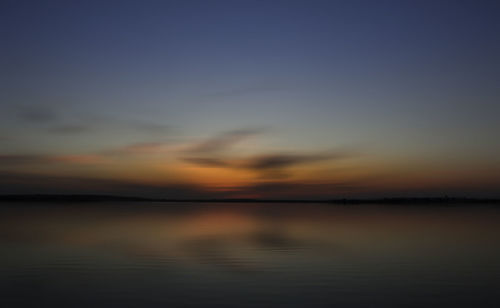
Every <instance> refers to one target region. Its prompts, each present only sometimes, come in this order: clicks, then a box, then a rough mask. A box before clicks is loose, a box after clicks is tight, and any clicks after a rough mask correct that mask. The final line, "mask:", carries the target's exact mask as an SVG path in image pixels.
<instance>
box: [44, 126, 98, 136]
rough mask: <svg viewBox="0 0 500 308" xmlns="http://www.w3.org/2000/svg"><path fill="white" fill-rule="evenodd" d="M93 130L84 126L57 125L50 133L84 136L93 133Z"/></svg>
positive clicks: (51, 128) (50, 129)
mask: <svg viewBox="0 0 500 308" xmlns="http://www.w3.org/2000/svg"><path fill="white" fill-rule="evenodd" d="M91 130H92V128H91V127H90V126H88V125H83V124H67V125H57V126H54V127H50V128H49V132H51V133H58V134H70V135H71V134H82V133H86V132H89V131H91Z"/></svg>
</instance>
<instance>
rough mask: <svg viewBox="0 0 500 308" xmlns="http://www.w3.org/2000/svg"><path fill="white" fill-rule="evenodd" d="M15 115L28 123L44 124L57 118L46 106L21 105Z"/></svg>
mask: <svg viewBox="0 0 500 308" xmlns="http://www.w3.org/2000/svg"><path fill="white" fill-rule="evenodd" d="M17 116H18V117H19V118H20V119H22V120H24V121H26V122H30V123H37V124H45V123H51V122H55V121H57V120H58V115H57V113H56V112H55V111H54V110H53V109H52V108H50V107H48V106H43V105H29V106H23V107H21V108H20V109H19V111H18V112H17Z"/></svg>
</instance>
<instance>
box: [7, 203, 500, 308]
mask: <svg viewBox="0 0 500 308" xmlns="http://www.w3.org/2000/svg"><path fill="white" fill-rule="evenodd" d="M0 243H1V246H0V307H444V306H450V307H500V209H496V208H495V207H488V206H463V207H461V206H457V207H440V206H426V207H418V206H375V205H364V206H331V205H317V204H316V205H314V204H290V205H287V204H282V205H277V204H221V205H218V204H161V203H158V204H147V203H145V204H141V203H124V204H110V203H102V204H98V203H96V204H59V205H50V204H3V205H2V206H0Z"/></svg>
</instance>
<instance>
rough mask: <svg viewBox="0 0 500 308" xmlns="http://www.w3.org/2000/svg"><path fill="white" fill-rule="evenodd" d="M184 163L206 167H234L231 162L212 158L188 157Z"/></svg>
mask: <svg viewBox="0 0 500 308" xmlns="http://www.w3.org/2000/svg"><path fill="white" fill-rule="evenodd" d="M183 160H184V161H186V162H188V163H191V164H195V165H199V166H204V167H233V165H232V164H231V162H229V161H225V160H223V159H218V158H210V157H186V158H184V159H183Z"/></svg>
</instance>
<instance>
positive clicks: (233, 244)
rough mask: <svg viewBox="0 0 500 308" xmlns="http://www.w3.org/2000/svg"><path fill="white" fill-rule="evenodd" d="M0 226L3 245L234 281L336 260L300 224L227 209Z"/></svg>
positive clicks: (82, 214) (21, 218) (94, 213)
mask: <svg viewBox="0 0 500 308" xmlns="http://www.w3.org/2000/svg"><path fill="white" fill-rule="evenodd" d="M0 220H1V221H3V222H2V223H1V224H0V226H1V227H0V231H1V232H0V239H1V240H2V241H4V242H5V241H6V240H8V239H10V240H12V241H22V242H29V243H33V242H35V243H40V244H42V245H44V244H50V245H62V246H64V247H78V248H83V249H86V250H95V251H98V252H100V253H105V254H106V253H111V254H116V253H119V254H122V255H124V256H127V257H128V258H139V259H147V260H153V261H155V262H160V261H161V262H163V263H170V264H171V265H174V266H183V264H184V265H193V264H195V265H201V266H204V267H215V268H217V270H224V271H228V272H234V273H250V272H255V273H257V272H259V271H262V270H265V269H266V268H268V267H271V266H272V264H276V263H280V262H293V260H291V259H290V255H293V256H295V257H299V258H306V257H311V256H314V255H325V253H337V252H336V250H332V249H329V248H328V247H331V246H335V245H333V243H332V241H328V240H325V239H324V238H321V236H320V234H315V233H314V232H315V231H314V230H316V229H313V228H310V226H308V223H309V222H308V221H305V222H304V221H300V220H297V219H296V218H290V217H289V218H286V217H280V218H278V217H268V216H266V215H259V214H258V213H256V212H255V211H253V212H252V211H250V212H248V211H246V210H244V211H238V210H236V211H235V210H232V209H229V208H228V209H227V210H211V209H207V208H200V209H199V210H198V211H166V212H161V211H160V212H154V211H152V212H149V211H147V210H144V211H142V210H141V211H130V212H128V211H120V210H119V209H118V210H117V212H112V211H109V212H107V211H106V210H102V209H85V208H84V209H76V210H74V209H73V210H71V209H61V208H59V209H57V212H55V213H54V212H52V213H51V212H50V211H47V212H46V213H43V212H38V213H34V214H26V213H24V214H23V213H22V211H20V212H18V213H16V215H9V213H7V215H4V216H3V219H0ZM7 220H9V221H8V222H7ZM316 227H317V225H316ZM299 229H303V230H306V232H302V231H300V232H297V230H299ZM292 251H297V252H299V253H292V254H290V252H292Z"/></svg>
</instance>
